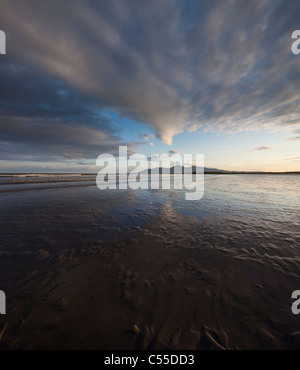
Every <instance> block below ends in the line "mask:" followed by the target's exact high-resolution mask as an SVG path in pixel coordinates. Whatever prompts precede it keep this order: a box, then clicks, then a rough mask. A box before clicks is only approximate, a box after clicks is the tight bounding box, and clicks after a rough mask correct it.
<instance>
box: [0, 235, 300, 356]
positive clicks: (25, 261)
mask: <svg viewBox="0 0 300 370" xmlns="http://www.w3.org/2000/svg"><path fill="white" fill-rule="evenodd" d="M1 261H2V266H4V268H2V269H1V274H0V277H1V282H2V284H3V283H4V288H5V291H6V293H7V296H8V297H10V298H9V300H8V302H7V311H8V314H7V315H6V316H5V317H4V316H2V317H0V323H1V329H0V339H1V341H0V343H1V347H0V348H2V349H296V348H299V347H300V336H299V334H298V335H293V333H294V332H297V331H299V327H300V323H299V320H298V319H297V318H296V317H295V316H293V315H292V314H291V302H290V299H289V292H290V291H291V289H296V288H297V280H298V278H297V276H293V274H288V275H287V274H285V273H280V272H279V271H278V268H276V267H275V266H274V265H272V264H270V263H269V262H268V261H267V260H265V259H264V258H263V257H261V258H260V259H258V260H257V259H252V260H251V259H249V258H242V257H241V256H239V255H235V254H234V253H232V254H230V255H228V253H224V252H222V251H220V250H209V249H205V248H204V249H203V250H201V252H200V251H199V249H189V250H188V251H187V250H186V249H182V248H180V247H178V248H170V246H168V245H164V244H163V243H162V242H161V241H159V240H158V238H156V237H153V236H148V237H147V238H145V237H144V236H141V235H140V236H139V235H138V234H137V235H136V237H135V238H133V239H130V240H127V241H124V242H122V243H120V244H119V245H109V244H108V245H102V246H101V248H99V249H94V250H90V251H88V250H82V251H80V252H79V253H78V252H75V251H62V252H59V253H56V254H54V255H51V254H49V253H47V252H45V253H43V252H36V253H27V254H26V253H19V254H18V255H15V254H11V255H9V254H8V253H7V254H4V255H1ZM32 266H35V268H36V269H35V270H32Z"/></svg>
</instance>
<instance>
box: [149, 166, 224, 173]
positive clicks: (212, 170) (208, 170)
mask: <svg viewBox="0 0 300 370" xmlns="http://www.w3.org/2000/svg"><path fill="white" fill-rule="evenodd" d="M196 170H197V167H196V166H192V173H196ZM144 172H148V174H151V173H153V174H160V175H161V174H162V173H163V168H162V167H156V168H154V169H153V170H151V169H149V170H145V171H144ZM175 172H176V173H184V167H183V166H173V167H171V168H170V174H174V173H175ZM227 172H228V171H226V170H219V169H218V168H208V167H204V173H206V174H210V173H211V174H214V173H218V174H221V173H227Z"/></svg>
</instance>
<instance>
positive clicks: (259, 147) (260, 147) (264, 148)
mask: <svg viewBox="0 0 300 370" xmlns="http://www.w3.org/2000/svg"><path fill="white" fill-rule="evenodd" d="M271 149H274V147H272V146H266V145H262V146H258V147H256V148H254V149H251V150H250V152H257V151H261V150H271Z"/></svg>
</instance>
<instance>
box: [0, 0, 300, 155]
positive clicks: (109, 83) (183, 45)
mask: <svg viewBox="0 0 300 370" xmlns="http://www.w3.org/2000/svg"><path fill="white" fill-rule="evenodd" d="M299 19H300V3H299V2H296V1H292V0H251V1H238V0H222V1H220V0H219V1H217V0H209V1H208V0H203V1H199V0H190V1H182V0H180V1H179V0H178V1H176V0H164V1H161V0H151V1H143V2H142V1H140V0H109V1H95V0H74V1H72V3H71V2H61V1H58V0H51V1H40V0H27V1H23V0H14V1H11V0H1V3H0V25H1V28H2V29H3V30H4V31H5V32H6V35H7V56H4V57H5V59H3V58H2V56H1V61H0V66H1V67H0V68H1V69H0V81H1V97H0V98H1V108H0V114H1V117H0V119H1V131H0V139H1V143H2V144H3V145H4V147H5V151H6V153H7V156H8V155H9V153H11V150H15V151H17V152H20V153H21V152H23V149H24V148H23V147H24V145H26V143H27V145H31V149H32V150H31V153H32V154H35V153H38V152H40V151H42V152H43V153H44V154H46V153H48V152H49V154H54V153H58V154H60V155H64V156H66V157H70V158H89V157H91V156H93V157H95V156H96V155H97V154H99V151H100V150H101V151H100V152H103V150H106V151H108V150H112V149H113V148H115V147H116V146H117V145H118V144H119V143H120V142H121V141H122V140H121V134H120V132H118V130H116V128H114V127H113V126H112V124H111V122H108V121H107V120H106V119H105V118H104V117H102V116H101V110H102V109H104V108H109V109H114V110H115V111H116V112H117V113H118V115H119V116H121V117H122V116H124V117H129V118H131V119H134V120H136V121H137V122H141V123H145V124H147V125H148V126H149V127H150V128H151V129H153V130H154V132H155V133H156V135H157V137H158V138H159V139H161V140H162V141H163V142H164V143H166V144H171V143H172V138H173V136H174V135H176V134H179V133H181V132H183V131H185V130H186V131H189V132H192V131H195V130H197V129H199V128H200V127H202V128H203V129H204V130H206V131H217V132H220V131H226V132H238V131H245V130H256V129H262V128H264V129H269V130H288V131H291V130H293V129H298V128H299V125H300V91H299V86H300V57H298V56H295V55H293V54H292V53H291V45H292V40H291V34H292V32H293V31H294V30H295V29H298V28H299ZM3 60H5V65H3ZM147 138H148V139H147ZM150 138H151V137H150V136H145V137H144V140H149V139H150ZM261 148H263V147H261ZM267 149H270V148H267ZM259 150H263V149H259ZM96 153H97V154H96Z"/></svg>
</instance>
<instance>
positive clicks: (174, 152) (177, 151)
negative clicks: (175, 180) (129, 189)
mask: <svg viewBox="0 0 300 370" xmlns="http://www.w3.org/2000/svg"><path fill="white" fill-rule="evenodd" d="M169 154H171V155H172V154H180V151H179V150H176V149H170V150H169Z"/></svg>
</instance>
